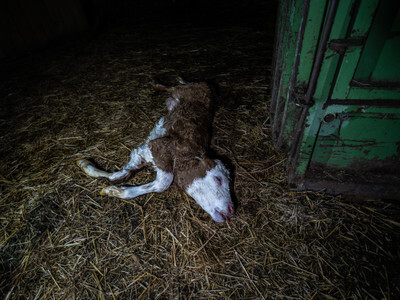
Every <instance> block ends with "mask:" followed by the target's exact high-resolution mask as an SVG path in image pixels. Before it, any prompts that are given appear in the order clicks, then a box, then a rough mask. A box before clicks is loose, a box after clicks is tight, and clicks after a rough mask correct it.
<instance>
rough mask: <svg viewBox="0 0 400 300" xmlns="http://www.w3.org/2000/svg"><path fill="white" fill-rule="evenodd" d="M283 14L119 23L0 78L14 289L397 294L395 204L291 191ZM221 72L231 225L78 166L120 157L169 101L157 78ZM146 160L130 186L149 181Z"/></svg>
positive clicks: (240, 295) (148, 295)
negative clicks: (114, 188)
mask: <svg viewBox="0 0 400 300" xmlns="http://www.w3.org/2000/svg"><path fill="white" fill-rule="evenodd" d="M273 34H274V32H273V24H266V25H264V26H250V25H246V24H244V25H240V26H239V25H236V26H232V25H229V26H222V25H215V26H211V25H210V26H193V25H192V26H188V25H185V24H175V25H162V26H161V25H160V24H158V25H143V24H142V25H137V26H135V27H132V26H131V27H129V26H126V25H124V24H120V25H118V26H113V27H111V29H108V30H106V31H104V32H103V33H101V34H99V35H98V36H97V37H96V38H94V39H92V40H89V41H85V42H83V43H80V44H77V45H73V46H70V47H68V48H64V49H58V50H54V51H50V53H42V54H36V55H34V56H32V57H31V58H30V59H29V60H28V61H25V62H24V63H23V64H18V65H16V66H15V67H14V68H13V69H12V70H9V71H8V73H7V74H6V75H7V77H5V78H3V80H2V82H1V86H0V88H1V90H0V97H1V98H0V145H1V147H0V218H1V223H0V224H1V227H0V262H1V264H0V272H1V280H0V293H2V294H3V295H4V296H5V299H395V298H396V297H398V295H399V294H400V271H399V270H400V264H399V261H400V260H399V258H400V252H399V237H400V230H399V229H400V223H399V221H400V220H399V219H400V215H399V209H398V204H396V203H391V202H383V201H380V200H373V199H368V200H363V201H359V200H358V201H352V200H351V199H342V198H341V197H333V196H328V195H324V194H322V193H311V192H301V193H296V192H293V191H290V190H289V189H288V186H287V182H286V170H285V162H286V161H285V154H284V153H282V152H280V151H278V150H276V149H274V148H273V146H272V141H271V132H270V125H269V111H268V108H269V99H270V93H271V91H270V84H269V83H270V78H269V76H270V73H271V59H272V47H273V39H274V36H273ZM177 76H182V77H183V78H185V79H187V80H189V81H195V80H205V79H213V80H214V81H215V82H217V83H218V84H219V86H220V89H221V102H220V104H219V106H218V108H217V111H216V115H215V120H214V124H213V139H212V148H213V151H214V152H215V154H216V155H217V156H218V157H221V158H222V159H223V160H225V161H227V162H228V163H229V165H230V167H231V170H232V173H233V180H234V188H235V189H234V193H235V195H236V202H237V213H236V216H235V217H234V218H233V219H232V220H231V221H230V222H229V223H224V224H218V223H215V222H213V221H212V220H211V218H210V217H209V216H208V215H207V214H206V213H205V212H204V211H203V210H201V208H200V207H199V206H198V205H196V203H195V202H194V200H192V199H191V198H189V197H188V196H186V195H185V194H184V193H183V192H182V191H181V190H179V189H177V188H176V187H171V188H170V189H169V190H168V191H166V192H164V193H162V194H149V195H145V196H141V197H139V198H137V199H134V200H129V201H126V200H120V199H116V198H110V197H104V196H100V195H99V191H100V190H101V189H102V188H103V187H105V186H107V184H108V183H107V182H105V181H102V180H94V179H92V178H89V177H88V176H86V175H85V174H83V173H82V172H81V171H80V170H79V168H78V167H77V166H76V164H75V163H76V161H77V160H78V159H80V158H91V159H93V160H94V161H95V162H96V163H97V164H98V165H99V166H101V167H102V168H104V169H107V170H111V171H114V170H118V169H119V168H120V167H121V166H122V164H123V163H124V162H126V160H127V158H128V156H129V153H130V150H131V149H132V148H135V147H137V146H138V145H140V144H141V143H142V142H143V141H144V140H145V138H146V136H147V134H148V133H149V131H150V129H151V128H152V126H153V125H154V123H155V122H156V121H157V120H158V119H159V118H160V117H161V116H163V114H165V113H166V108H165V106H164V100H165V98H166V97H167V95H166V94H165V93H163V92H161V91H156V90H154V89H153V85H154V84H155V83H163V84H166V85H170V84H173V83H175V79H176V77H177ZM153 176H154V174H153V172H152V171H150V170H143V171H140V172H139V173H138V174H137V175H136V176H135V177H134V178H133V179H131V180H130V182H129V184H131V185H136V184H141V183H145V182H148V181H150V180H151V178H152V177H153Z"/></svg>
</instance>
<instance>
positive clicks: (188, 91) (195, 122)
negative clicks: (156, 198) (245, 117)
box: [149, 83, 216, 188]
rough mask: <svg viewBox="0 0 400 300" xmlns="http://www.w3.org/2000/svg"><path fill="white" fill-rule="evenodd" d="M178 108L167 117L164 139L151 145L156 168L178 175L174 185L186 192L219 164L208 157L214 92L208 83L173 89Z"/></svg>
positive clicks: (152, 142) (175, 176)
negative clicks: (194, 182)
mask: <svg viewBox="0 0 400 300" xmlns="http://www.w3.org/2000/svg"><path fill="white" fill-rule="evenodd" d="M172 96H173V97H174V98H177V99H179V102H178V104H177V105H176V106H175V107H174V108H173V109H172V110H171V111H170V112H169V113H168V115H167V116H166V117H165V124H164V126H165V128H166V133H165V135H164V137H162V138H159V139H156V140H153V141H151V142H149V147H150V149H151V152H152V154H153V158H154V161H155V164H156V166H157V167H158V168H160V169H162V170H163V171H166V172H173V173H174V182H175V183H176V184H177V185H178V186H180V187H182V188H186V187H187V186H188V185H189V184H190V183H191V182H193V180H194V179H195V178H198V177H204V176H205V175H206V172H207V170H210V169H211V168H213V167H214V166H215V165H216V164H215V162H214V161H213V160H211V159H209V158H208V157H207V151H208V147H209V141H210V129H211V128H210V127H211V123H212V117H213V98H212V92H211V90H210V88H209V87H208V85H207V84H206V83H193V84H187V85H183V86H177V87H174V88H173V89H172Z"/></svg>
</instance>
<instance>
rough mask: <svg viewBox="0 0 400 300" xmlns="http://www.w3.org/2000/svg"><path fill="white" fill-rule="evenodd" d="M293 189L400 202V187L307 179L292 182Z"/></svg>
mask: <svg viewBox="0 0 400 300" xmlns="http://www.w3.org/2000/svg"><path fill="white" fill-rule="evenodd" d="M291 188H292V189H293V190H296V191H316V192H325V193H327V194H332V195H343V196H350V197H355V198H379V199H388V200H400V186H395V185H389V184H388V185H383V184H365V183H347V182H340V183H338V182H337V181H333V180H320V179H310V178H307V179H305V180H304V181H302V182H298V183H295V182H292V185H291Z"/></svg>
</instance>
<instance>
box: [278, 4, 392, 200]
mask: <svg viewBox="0 0 400 300" xmlns="http://www.w3.org/2000/svg"><path fill="white" fill-rule="evenodd" d="M278 22H279V23H278V32H277V33H278V39H277V42H276V50H275V67H274V86H273V94H272V104H271V123H272V131H273V137H274V141H275V145H276V146H277V147H280V148H283V149H284V150H286V151H288V153H289V159H288V161H289V162H288V169H289V182H290V183H291V185H292V187H293V188H296V189H313V190H320V189H325V190H326V191H328V192H332V193H344V194H353V195H372V196H381V197H388V198H400V35H399V34H400V2H399V1H395V0H393V1H390V0H386V1H378V0H359V1H357V0H353V1H350V0H336V1H335V0H332V1H317V0H309V1H307V0H304V1H290V0H287V1H281V5H280V12H279V18H278Z"/></svg>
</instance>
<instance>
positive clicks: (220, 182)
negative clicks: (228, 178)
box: [214, 176, 223, 186]
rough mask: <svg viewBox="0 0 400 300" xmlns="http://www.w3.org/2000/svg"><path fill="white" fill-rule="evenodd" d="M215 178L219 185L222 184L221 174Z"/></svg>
mask: <svg viewBox="0 0 400 300" xmlns="http://www.w3.org/2000/svg"><path fill="white" fill-rule="evenodd" d="M214 180H215V182H216V183H217V184H218V185H219V186H221V185H222V183H223V179H222V177H221V176H214Z"/></svg>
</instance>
